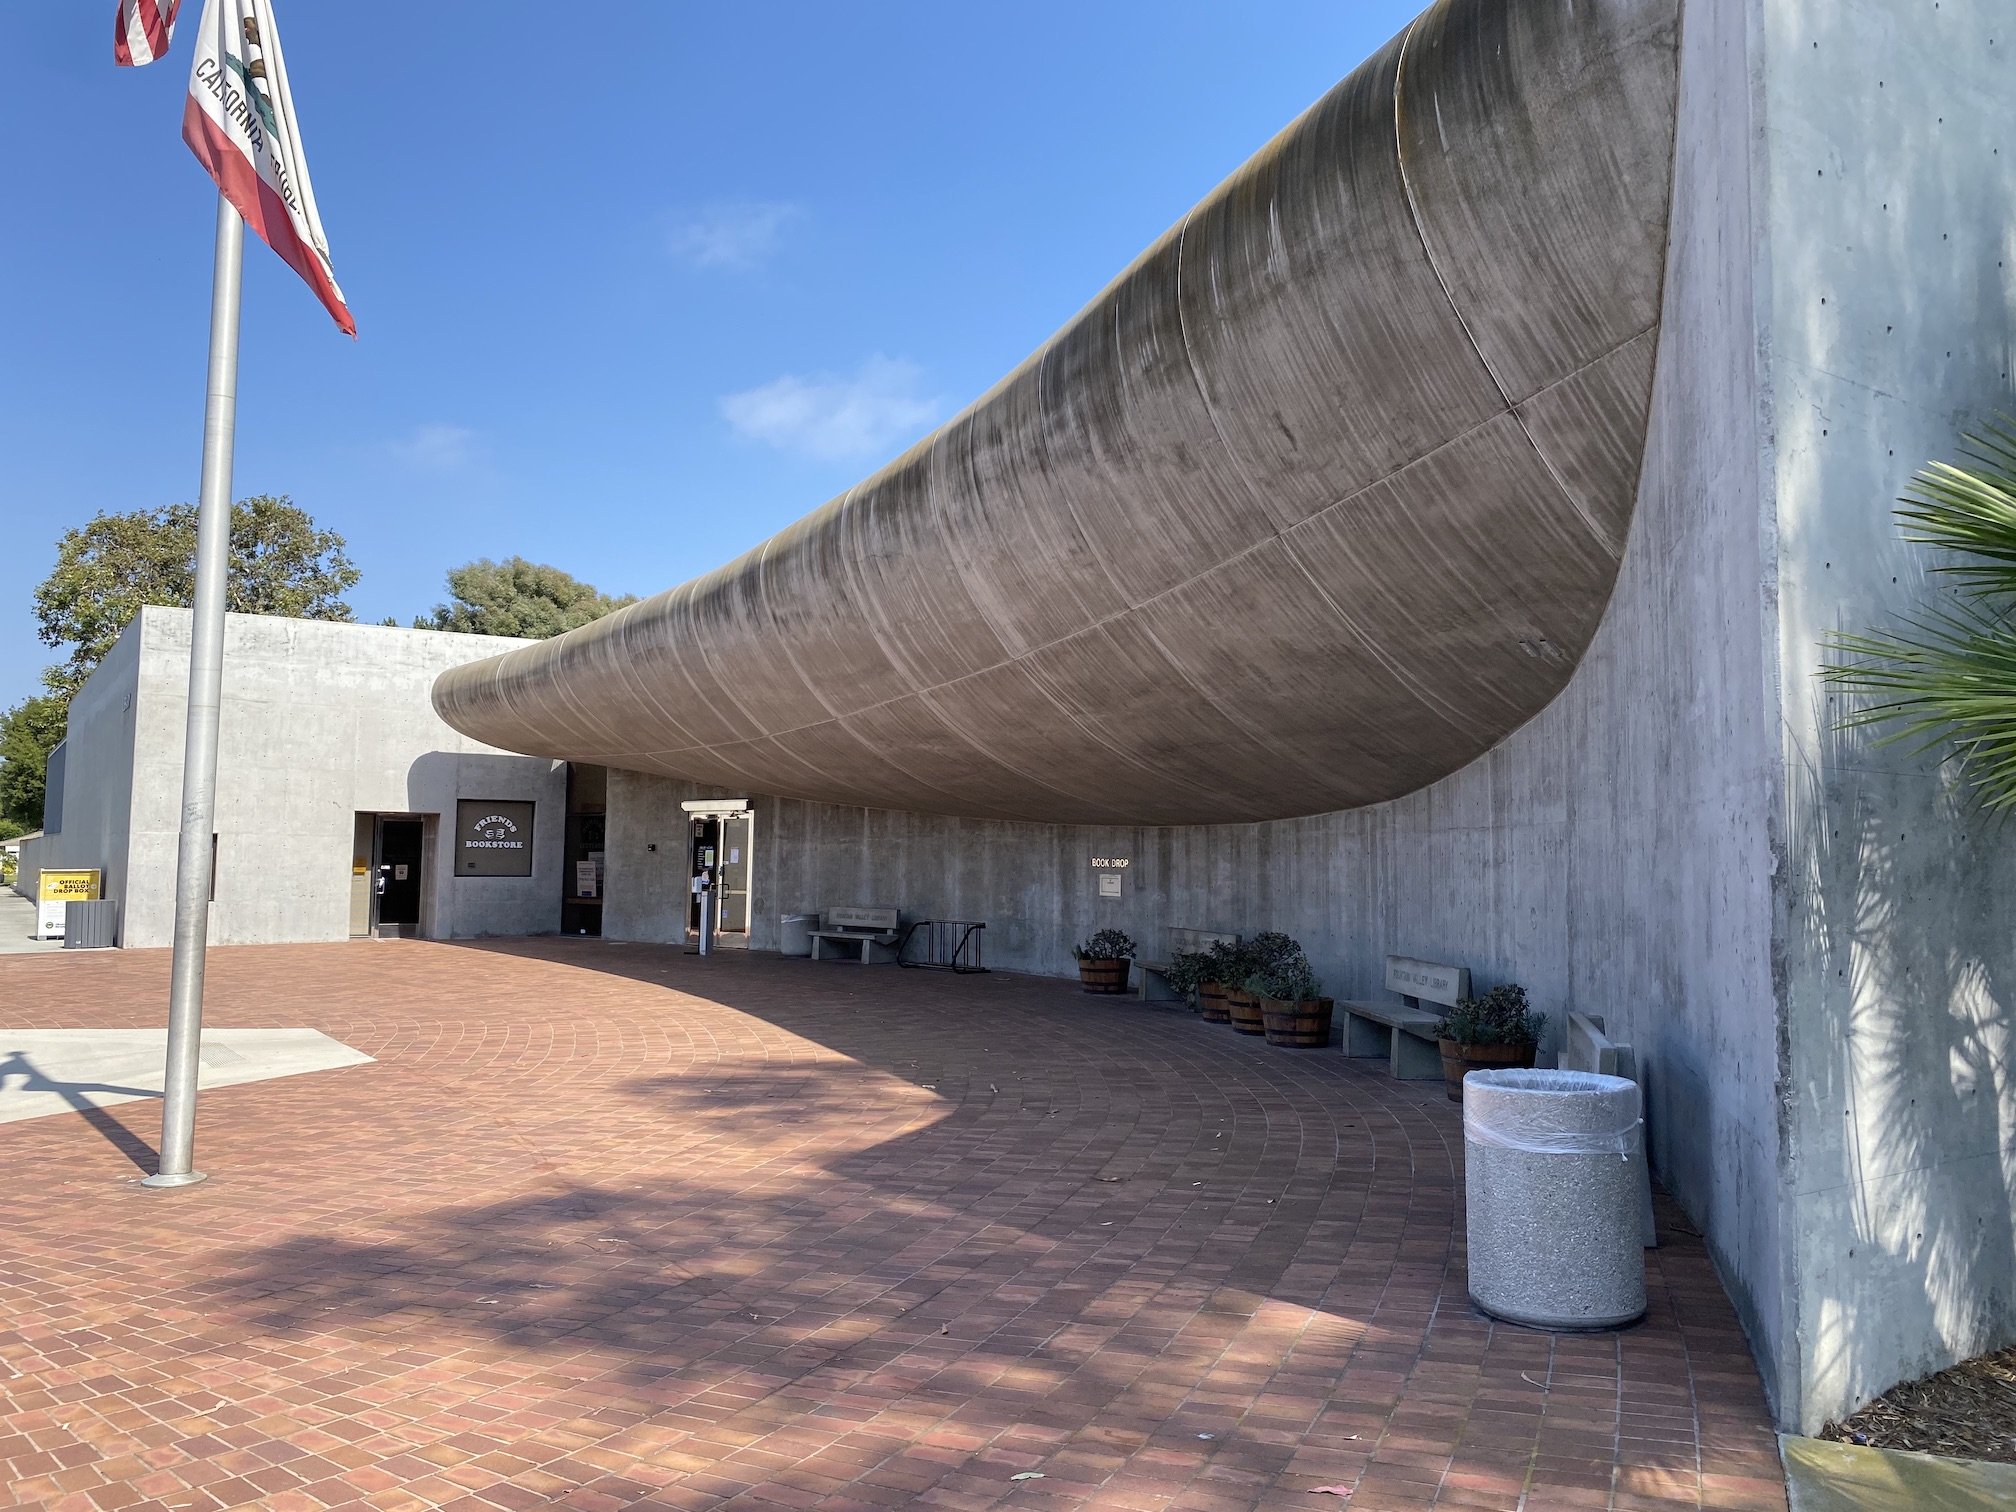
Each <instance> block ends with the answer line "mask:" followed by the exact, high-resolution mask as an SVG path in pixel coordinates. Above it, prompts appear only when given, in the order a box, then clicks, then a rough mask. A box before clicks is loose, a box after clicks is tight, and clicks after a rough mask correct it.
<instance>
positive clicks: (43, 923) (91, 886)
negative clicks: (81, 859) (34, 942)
mask: <svg viewBox="0 0 2016 1512" xmlns="http://www.w3.org/2000/svg"><path fill="white" fill-rule="evenodd" d="M99 884H100V874H99V873H98V872H97V871H45V872H44V873H42V877H41V880H40V881H39V882H38V883H37V884H36V887H35V938H36V939H38V940H60V939H62V938H63V910H64V909H65V908H67V907H69V905H70V904H72V903H92V902H96V901H97V898H98V888H99Z"/></svg>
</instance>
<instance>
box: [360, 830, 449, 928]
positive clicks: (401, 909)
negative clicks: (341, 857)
mask: <svg viewBox="0 0 2016 1512" xmlns="http://www.w3.org/2000/svg"><path fill="white" fill-rule="evenodd" d="M432 824H433V816H431V815H427V814H359V815H358V816H357V821H356V833H355V839H354V843H353V845H352V848H351V862H350V935H351V938H353V939H355V938H358V937H360V936H369V935H376V936H377V937H379V938H380V939H419V938H421V937H422V936H424V935H425V934H426V930H425V928H424V927H423V926H424V924H425V922H426V914H427V875H428V871H429V869H430V868H429V866H428V861H429V857H430V855H431V853H432V851H433V848H434V847H433V844H432V838H433V837H432V836H431V835H430V834H429V830H430V829H431V828H432Z"/></svg>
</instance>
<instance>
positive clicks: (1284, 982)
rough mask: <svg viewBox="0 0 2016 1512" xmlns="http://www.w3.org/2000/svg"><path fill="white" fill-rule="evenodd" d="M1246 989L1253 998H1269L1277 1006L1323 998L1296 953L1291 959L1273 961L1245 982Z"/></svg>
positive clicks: (1313, 975)
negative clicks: (1277, 1004)
mask: <svg viewBox="0 0 2016 1512" xmlns="http://www.w3.org/2000/svg"><path fill="white" fill-rule="evenodd" d="M1246 990H1247V991H1248V992H1250V993H1252V994H1253V995H1254V996H1255V997H1262V998H1272V999H1274V1001H1276V1002H1277V1003H1310V1002H1314V1001H1315V1000H1316V999H1317V998H1320V997H1321V996H1322V995H1323V984H1322V983H1321V982H1319V981H1317V980H1316V973H1315V972H1314V971H1313V970H1312V969H1311V968H1310V965H1309V958H1308V957H1307V956H1305V955H1303V954H1302V953H1301V952H1300V951H1297V952H1296V954H1295V958H1294V959H1293V960H1287V961H1276V962H1275V963H1274V964H1273V965H1271V966H1269V967H1267V968H1266V969H1265V970H1262V971H1256V972H1254V973H1253V975H1252V976H1250V977H1248V978H1247V979H1246Z"/></svg>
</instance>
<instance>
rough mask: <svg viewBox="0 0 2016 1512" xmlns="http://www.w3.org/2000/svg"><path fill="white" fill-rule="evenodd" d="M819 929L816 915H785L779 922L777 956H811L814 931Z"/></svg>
mask: <svg viewBox="0 0 2016 1512" xmlns="http://www.w3.org/2000/svg"><path fill="white" fill-rule="evenodd" d="M818 927H819V915H817V914H815V913H794V914H784V915H783V916H781V917H780V918H779V919H778V920H777V954H779V955H787V956H810V955H811V954H812V931H813V930H815V929H817V928H818Z"/></svg>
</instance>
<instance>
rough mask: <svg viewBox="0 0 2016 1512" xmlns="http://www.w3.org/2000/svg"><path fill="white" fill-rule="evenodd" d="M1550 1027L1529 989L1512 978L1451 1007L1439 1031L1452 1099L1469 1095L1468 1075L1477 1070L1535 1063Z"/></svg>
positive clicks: (1446, 1078)
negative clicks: (1531, 1000) (1537, 1010)
mask: <svg viewBox="0 0 2016 1512" xmlns="http://www.w3.org/2000/svg"><path fill="white" fill-rule="evenodd" d="M1546 1027H1547V1015H1546V1014H1544V1013H1535V1012H1534V1011H1533V1010H1532V1009H1531V1008H1530V1007H1528V1006H1527V1003H1526V989H1525V988H1524V987H1520V986H1516V985H1513V984H1510V983H1508V984H1507V985H1505V986H1503V987H1493V988H1492V989H1491V990H1490V991H1489V992H1487V993H1485V994H1484V996H1482V997H1472V998H1465V999H1463V1001H1462V1002H1460V1003H1458V1004H1457V1005H1456V1006H1455V1007H1454V1008H1451V1009H1450V1010H1449V1011H1448V1012H1447V1013H1446V1014H1444V1015H1443V1017H1442V1022H1441V1023H1440V1024H1439V1025H1438V1026H1437V1027H1436V1031H1435V1032H1436V1034H1437V1035H1438V1036H1439V1037H1440V1039H1441V1042H1442V1080H1443V1082H1444V1083H1445V1084H1446V1086H1447V1088H1448V1091H1449V1100H1450V1101H1451V1102H1461V1101H1462V1100H1463V1078H1464V1077H1465V1076H1468V1075H1469V1074H1470V1073H1471V1072H1472V1071H1502V1070H1505V1069H1507V1068H1509V1067H1515V1066H1516V1067H1527V1066H1531V1065H1532V1064H1533V1057H1534V1055H1535V1053H1536V1052H1537V1051H1538V1050H1539V1048H1540V1031H1541V1030H1543V1029H1545V1028H1546Z"/></svg>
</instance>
